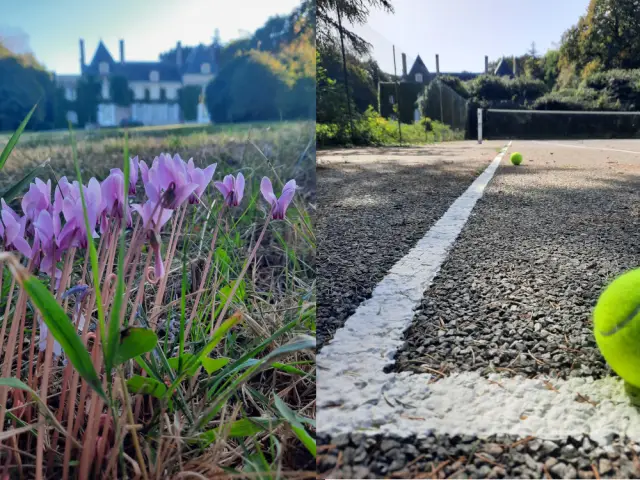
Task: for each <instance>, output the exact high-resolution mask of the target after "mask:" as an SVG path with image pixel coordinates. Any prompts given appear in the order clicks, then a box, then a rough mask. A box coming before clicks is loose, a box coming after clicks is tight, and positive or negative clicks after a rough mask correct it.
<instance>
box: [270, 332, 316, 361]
mask: <svg viewBox="0 0 640 480" xmlns="http://www.w3.org/2000/svg"><path fill="white" fill-rule="evenodd" d="M315 348H316V339H315V338H314V337H312V336H310V335H297V336H296V337H295V338H293V339H292V340H291V341H290V342H289V343H285V344H284V345H281V346H280V347H278V348H276V349H275V350H272V351H271V352H270V353H269V354H268V355H267V356H266V357H265V358H264V360H270V359H272V358H276V357H280V356H282V355H286V354H287V353H293V352H297V351H300V350H315Z"/></svg>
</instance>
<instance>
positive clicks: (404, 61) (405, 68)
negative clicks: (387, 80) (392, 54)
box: [402, 53, 407, 77]
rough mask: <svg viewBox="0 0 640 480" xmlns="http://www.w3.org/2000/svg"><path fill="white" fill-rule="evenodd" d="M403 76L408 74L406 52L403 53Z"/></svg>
mask: <svg viewBox="0 0 640 480" xmlns="http://www.w3.org/2000/svg"><path fill="white" fill-rule="evenodd" d="M402 76H403V77H406V76H407V54H406V53H403V54H402Z"/></svg>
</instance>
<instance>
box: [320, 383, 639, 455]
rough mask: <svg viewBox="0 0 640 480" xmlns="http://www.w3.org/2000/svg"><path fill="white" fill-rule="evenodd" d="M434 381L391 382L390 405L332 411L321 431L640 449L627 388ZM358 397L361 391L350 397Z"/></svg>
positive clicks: (386, 391) (324, 411)
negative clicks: (627, 444)
mask: <svg viewBox="0 0 640 480" xmlns="http://www.w3.org/2000/svg"><path fill="white" fill-rule="evenodd" d="M430 380H431V375H426V374H411V373H410V372H402V373H400V374H396V375H393V376H392V375H388V376H387V378H386V381H385V383H384V388H383V392H382V396H381V397H382V398H381V399H378V401H377V402H373V401H370V402H366V403H362V404H361V405H360V406H359V407H357V408H356V409H354V410H352V409H345V408H324V407H321V408H320V410H319V419H318V421H317V424H318V425H319V426H320V429H321V431H322V432H323V433H329V434H331V435H335V434H338V433H347V432H362V433H370V434H383V435H394V436H399V437H407V436H409V435H412V434H413V435H416V436H418V437H421V436H426V434H428V433H429V432H430V431H435V432H436V433H442V434H449V435H456V434H459V435H462V434H466V435H475V436H478V437H485V436H489V435H494V434H512V435H517V436H519V437H526V436H528V435H534V436H536V437H539V438H544V439H549V440H555V439H563V438H566V437H567V436H573V437H575V438H580V437H581V436H582V435H584V434H588V435H589V436H590V437H591V439H593V440H595V441H596V442H599V443H600V444H609V443H611V442H612V440H613V438H614V437H613V435H614V434H617V435H621V436H624V435H626V436H628V437H629V438H630V439H631V440H634V441H640V413H639V412H638V410H637V409H636V408H634V407H633V406H631V405H630V403H629V399H628V397H627V396H626V395H625V393H624V385H623V383H622V381H621V380H619V379H617V378H614V377H607V378H604V379H602V380H596V381H594V380H593V379H592V378H591V377H589V378H571V379H569V380H550V381H548V383H545V381H544V380H541V379H526V378H523V377H510V378H502V377H500V376H498V375H494V376H490V378H489V379H487V378H484V377H481V376H480V375H479V374H478V373H475V372H473V373H461V374H454V375H452V376H449V377H446V378H444V379H442V380H439V381H437V382H434V383H431V384H429V381H430ZM350 391H351V392H352V395H353V396H355V391H354V389H350Z"/></svg>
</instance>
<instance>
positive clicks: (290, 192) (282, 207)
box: [260, 177, 297, 220]
mask: <svg viewBox="0 0 640 480" xmlns="http://www.w3.org/2000/svg"><path fill="white" fill-rule="evenodd" d="M296 188H297V187H296V181H295V180H289V181H288V182H287V183H286V184H285V186H284V188H283V189H282V194H281V195H280V198H276V195H275V194H274V193H273V185H272V184H271V180H269V179H268V178H267V177H264V178H263V179H262V181H261V182H260V191H261V192H262V196H263V197H264V199H265V200H266V201H267V202H268V203H269V204H270V205H271V207H272V209H271V214H272V217H273V219H274V220H283V219H284V217H285V215H286V213H287V208H288V207H289V204H290V203H291V201H292V200H293V197H294V195H295V193H296Z"/></svg>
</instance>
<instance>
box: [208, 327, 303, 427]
mask: <svg viewBox="0 0 640 480" xmlns="http://www.w3.org/2000/svg"><path fill="white" fill-rule="evenodd" d="M315 344H316V340H315V338H313V337H309V336H308V335H298V336H297V337H295V338H293V339H292V340H291V341H290V342H289V343H287V344H285V345H282V346H281V347H278V348H276V349H275V350H274V351H272V352H271V353H269V354H268V355H267V356H265V357H264V358H262V359H260V360H258V361H257V362H256V363H255V365H253V366H251V367H250V368H248V369H246V370H245V371H244V372H243V373H241V374H240V375H238V376H237V377H235V378H230V379H229V380H227V382H226V383H225V384H224V385H223V387H222V388H221V389H220V390H221V391H218V392H215V393H216V395H215V401H214V402H213V403H212V405H211V406H210V407H208V408H207V410H206V411H205V412H204V414H202V415H201V416H200V419H199V420H198V422H197V423H196V427H202V426H203V425H205V424H206V422H208V421H209V420H211V419H212V418H213V417H215V416H216V415H217V414H218V412H219V411H220V409H221V408H222V407H223V406H224V404H225V402H226V401H227V400H228V399H229V397H230V396H231V395H232V394H233V392H235V391H236V390H237V389H238V388H240V386H241V385H242V384H243V383H244V382H247V381H248V380H249V379H250V378H251V377H252V376H254V375H255V374H257V373H258V372H259V371H261V370H263V369H265V368H268V367H269V366H270V365H272V364H273V362H275V361H276V360H277V359H278V358H279V357H283V356H287V355H289V354H291V353H293V352H296V351H299V350H307V349H310V348H315ZM245 362H247V360H245ZM235 368H239V367H235ZM214 388H215V389H217V384H216V385H214V387H213V388H212V389H210V390H209V391H208V393H207V398H208V399H210V398H211V394H212V391H213V390H214Z"/></svg>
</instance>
